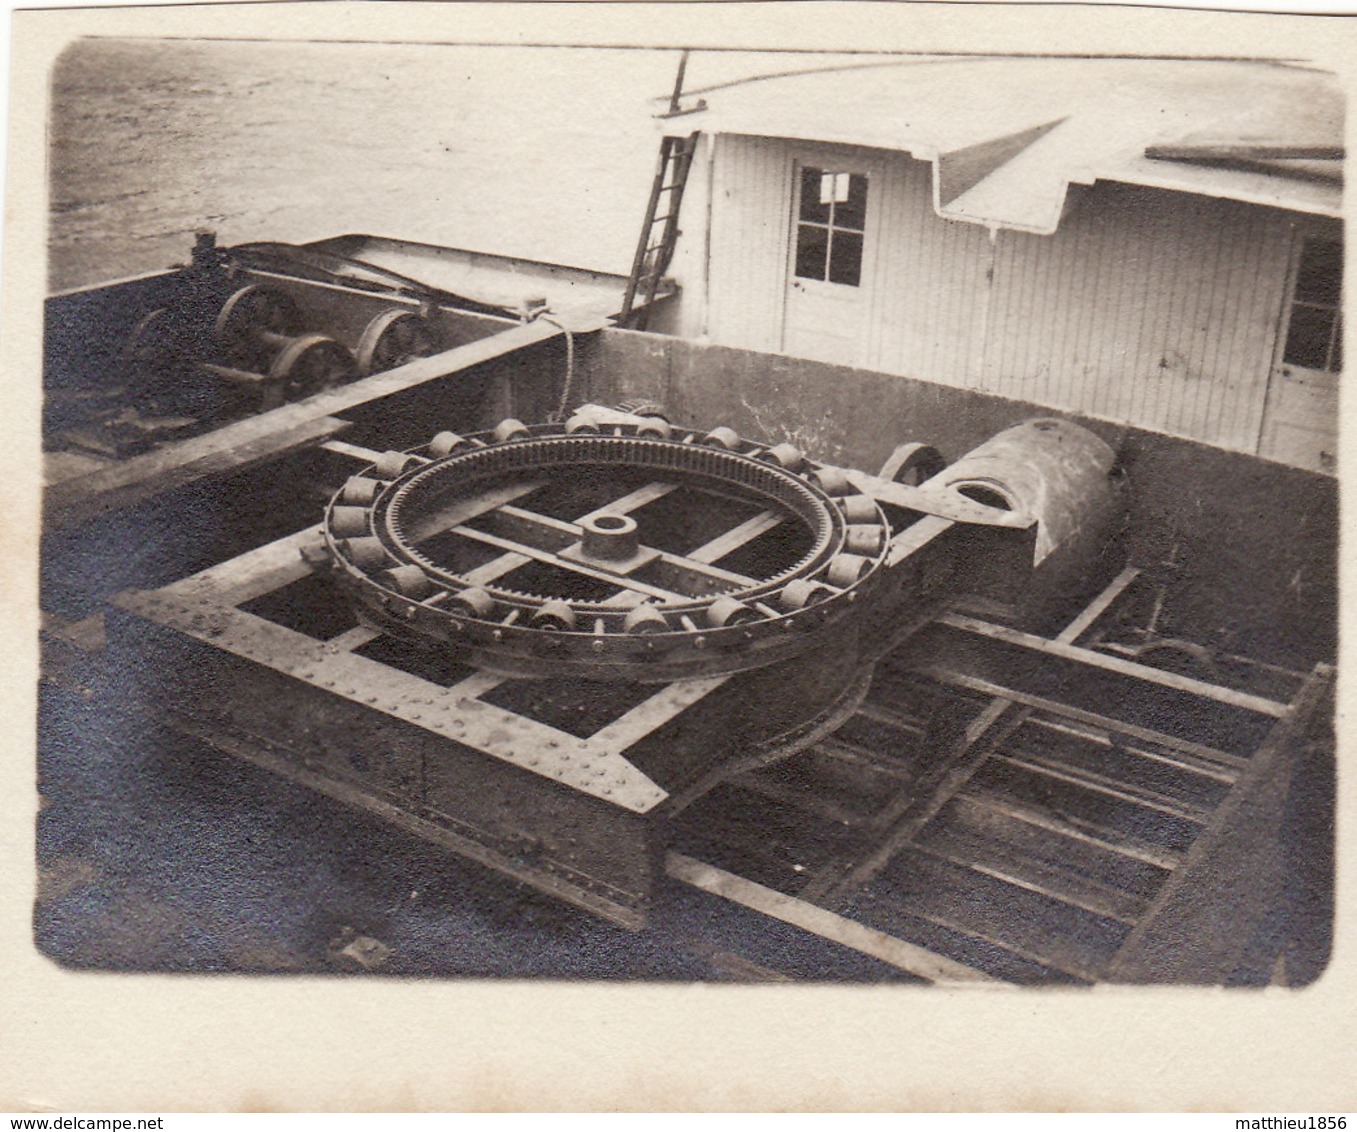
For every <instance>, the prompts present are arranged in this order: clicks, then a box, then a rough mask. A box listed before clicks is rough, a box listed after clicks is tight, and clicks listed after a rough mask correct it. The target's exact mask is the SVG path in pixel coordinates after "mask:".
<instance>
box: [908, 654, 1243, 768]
mask: <svg viewBox="0 0 1357 1132" xmlns="http://www.w3.org/2000/svg"><path fill="white" fill-rule="evenodd" d="M916 671H918V672H919V674H920V675H923V676H927V677H929V678H930V679H933V680H937V681H938V682H939V683H943V684H951V685H952V686H954V687H957V688H967V689H969V690H970V691H973V692H980V693H983V694H985V695H990V696H998V697H1002V698H1003V699H1005V700H1012V701H1013V702H1014V703H1018V704H1026V705H1027V706H1028V707H1031V708H1036V709H1037V710H1039V711H1046V712H1051V713H1052V714H1054V715H1060V716H1064V717H1065V718H1067V719H1073V720H1076V721H1077V722H1080V723H1087V724H1089V725H1090V726H1091V727H1096V728H1098V729H1099V730H1102V731H1105V732H1107V733H1109V734H1113V735H1127V736H1130V737H1131V738H1133V739H1139V740H1141V741H1142V742H1145V743H1153V744H1155V745H1156V746H1159V747H1165V748H1167V749H1169V750H1171V751H1177V752H1179V753H1180V754H1184V755H1189V756H1192V757H1194V758H1197V759H1200V760H1202V762H1203V763H1204V764H1205V765H1206V766H1207V767H1211V766H1215V767H1224V768H1226V769H1228V770H1230V771H1232V772H1235V773H1237V772H1238V771H1239V770H1241V769H1242V768H1243V767H1246V766H1248V763H1249V760H1248V759H1246V758H1240V757H1239V756H1238V755H1232V754H1230V753H1229V752H1228V751H1222V750H1219V749H1217V748H1216V747H1208V746H1206V745H1205V744H1203V743H1194V742H1192V741H1191V740H1190V739H1179V738H1178V737H1177V736H1176V735H1169V734H1167V733H1166V732H1163V731H1155V730H1153V729H1152V728H1149V727H1141V726H1139V725H1138V724H1134V723H1127V722H1125V721H1124V720H1120V719H1113V718H1112V717H1111V716H1107V715H1099V714H1098V713H1097V712H1092V711H1085V710H1084V709H1083V708H1077V707H1072V706H1071V705H1069V704H1063V703H1061V702H1060V701H1058V700H1049V699H1046V698H1045V697H1043V696H1034V695H1031V694H1029V693H1027V692H1019V691H1017V690H1016V689H1014V688H1009V687H1006V686H1005V685H1003V684H995V683H993V682H992V681H989V680H982V679H980V678H979V677H978V676H970V675H967V674H966V673H964V672H954V671H952V670H951V669H949V668H943V667H941V666H939V665H927V666H925V667H922V668H919V669H917V670H916Z"/></svg>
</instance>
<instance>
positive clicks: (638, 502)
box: [578, 481, 678, 523]
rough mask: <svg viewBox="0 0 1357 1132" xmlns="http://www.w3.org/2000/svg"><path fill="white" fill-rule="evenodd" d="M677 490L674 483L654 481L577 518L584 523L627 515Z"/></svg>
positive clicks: (676, 485)
mask: <svg viewBox="0 0 1357 1132" xmlns="http://www.w3.org/2000/svg"><path fill="white" fill-rule="evenodd" d="M677 488H678V484H676V483H663V482H660V481H656V482H655V483H648V484H646V485H645V486H644V487H638V488H637V489H636V490H635V491H632V492H629V493H628V494H626V495H624V496H622V497H621V498H620V499H614V500H613V501H612V502H611V503H605V504H604V505H603V506H602V507H598V508H595V509H594V510H593V511H590V512H589V513H588V514H586V515H581V516H580V517H579V520H578V521H579V522H581V523H586V522H588V521H589V520H590V519H597V518H598V517H599V516H600V515H627V514H630V513H631V512H632V511H639V510H640V509H641V508H642V507H644V506H645V505H646V504H647V503H654V502H655V500H657V499H663V498H664V497H665V496H666V495H668V494H669V493H670V492H671V491H674V490H676V489H677Z"/></svg>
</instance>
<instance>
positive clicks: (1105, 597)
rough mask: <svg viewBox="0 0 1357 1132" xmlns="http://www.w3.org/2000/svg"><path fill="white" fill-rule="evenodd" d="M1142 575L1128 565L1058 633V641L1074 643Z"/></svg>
mask: <svg viewBox="0 0 1357 1132" xmlns="http://www.w3.org/2000/svg"><path fill="white" fill-rule="evenodd" d="M1138 577H1140V571H1139V570H1137V569H1135V567H1133V566H1128V567H1126V569H1125V570H1123V571H1122V572H1121V573H1120V574H1118V575H1117V576H1116V577H1115V578H1113V579H1112V581H1111V582H1110V583H1109V584H1108V586H1107V588H1106V589H1104V590H1103V592H1102V593H1100V594H1099V595H1098V596H1097V597H1095V598H1094V599H1093V600H1092V601H1091V602H1089V603H1088V605H1086V606H1085V607H1084V610H1083V612H1082V613H1080V614H1079V616H1078V617H1076V618H1075V619H1074V620H1073V621H1071V622H1070V623H1069V624H1068V625H1066V626H1065V628H1064V629H1062V630H1061V631H1060V632H1059V633H1058V634H1057V635H1056V638H1055V639H1056V640H1057V641H1063V642H1065V643H1066V644H1070V645H1072V644H1074V643H1075V642H1077V641H1078V640H1079V638H1080V637H1082V636H1083V635H1084V634H1085V633H1087V632H1088V631H1089V629H1090V628H1092V627H1093V623H1094V622H1095V621H1097V620H1098V618H1099V617H1101V616H1102V615H1103V614H1104V613H1106V612H1107V610H1108V609H1109V608H1110V607H1111V605H1112V603H1113V602H1114V601H1116V600H1117V598H1119V597H1121V595H1122V594H1123V593H1125V592H1126V588H1127V587H1128V586H1129V585H1130V584H1131V583H1132V582H1134V581H1135V580H1136V579H1137V578H1138Z"/></svg>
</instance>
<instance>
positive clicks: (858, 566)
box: [825, 554, 872, 588]
mask: <svg viewBox="0 0 1357 1132" xmlns="http://www.w3.org/2000/svg"><path fill="white" fill-rule="evenodd" d="M871 566H872V563H871V560H870V559H868V558H863V557H862V555H860V554H838V555H835V556H834V559H833V561H831V562H830V564H829V569H828V570H826V571H825V580H826V581H827V582H829V584H830V585H831V586H839V587H840V588H847V587H848V586H851V585H852V584H853V583H854V582H856V581H857V580H858V579H859V578H861V577H862V575H863V574H865V573H866V572H867V571H868V570H870V569H871Z"/></svg>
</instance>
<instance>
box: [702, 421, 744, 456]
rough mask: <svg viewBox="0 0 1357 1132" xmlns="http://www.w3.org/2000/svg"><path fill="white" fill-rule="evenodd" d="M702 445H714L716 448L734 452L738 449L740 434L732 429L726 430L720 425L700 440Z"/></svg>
mask: <svg viewBox="0 0 1357 1132" xmlns="http://www.w3.org/2000/svg"><path fill="white" fill-rule="evenodd" d="M702 443H703V444H714V445H715V446H716V447H718V448H725V449H728V450H729V451H731V452H734V451H735V450H736V449H737V448H739V447H740V434H739V433H738V432H736V431H735V430H734V429H733V428H727V427H726V426H725V425H721V426H719V427H718V428H714V429H712V430H711V432H709V433H707V435H706V436H704V437H703V438H702Z"/></svg>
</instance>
